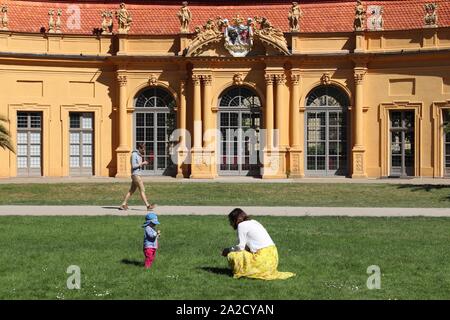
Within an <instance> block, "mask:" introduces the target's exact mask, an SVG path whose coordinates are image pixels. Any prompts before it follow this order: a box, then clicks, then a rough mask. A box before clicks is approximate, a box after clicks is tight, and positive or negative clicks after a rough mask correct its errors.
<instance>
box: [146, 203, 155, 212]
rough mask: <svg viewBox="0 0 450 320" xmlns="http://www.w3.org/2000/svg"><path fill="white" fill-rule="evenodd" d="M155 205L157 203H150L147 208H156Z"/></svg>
mask: <svg viewBox="0 0 450 320" xmlns="http://www.w3.org/2000/svg"><path fill="white" fill-rule="evenodd" d="M155 207H156V204H154V203H150V205H148V206H147V210H152V209H155Z"/></svg>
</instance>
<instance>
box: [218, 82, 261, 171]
mask: <svg viewBox="0 0 450 320" xmlns="http://www.w3.org/2000/svg"><path fill="white" fill-rule="evenodd" d="M218 114H219V129H220V132H221V136H220V139H219V140H220V141H219V143H220V148H219V149H220V152H219V160H218V161H219V173H220V174H221V175H241V176H242V175H248V176H258V175H260V160H259V152H258V151H259V129H260V126H261V100H260V98H259V97H258V95H257V94H256V92H254V90H252V89H250V88H247V87H243V86H239V87H232V88H229V89H227V90H226V91H224V92H223V94H222V95H221V96H220V98H219V112H218Z"/></svg>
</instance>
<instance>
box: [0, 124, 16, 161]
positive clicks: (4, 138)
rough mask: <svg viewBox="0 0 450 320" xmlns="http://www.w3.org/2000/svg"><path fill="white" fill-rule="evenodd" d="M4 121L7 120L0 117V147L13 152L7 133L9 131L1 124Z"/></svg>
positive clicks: (9, 136)
mask: <svg viewBox="0 0 450 320" xmlns="http://www.w3.org/2000/svg"><path fill="white" fill-rule="evenodd" d="M5 121H7V119H6V118H5V117H3V116H0V147H2V148H3V149H9V150H11V151H12V152H15V151H14V147H13V145H12V143H11V135H10V133H9V130H8V129H7V128H6V127H5V126H4V125H3V123H2V122H5Z"/></svg>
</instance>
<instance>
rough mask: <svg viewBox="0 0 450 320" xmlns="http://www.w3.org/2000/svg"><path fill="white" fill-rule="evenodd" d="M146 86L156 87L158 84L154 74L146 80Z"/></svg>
mask: <svg viewBox="0 0 450 320" xmlns="http://www.w3.org/2000/svg"><path fill="white" fill-rule="evenodd" d="M148 84H149V85H150V86H156V85H157V84H158V77H157V76H156V74H154V73H152V74H151V75H150V78H149V79H148Z"/></svg>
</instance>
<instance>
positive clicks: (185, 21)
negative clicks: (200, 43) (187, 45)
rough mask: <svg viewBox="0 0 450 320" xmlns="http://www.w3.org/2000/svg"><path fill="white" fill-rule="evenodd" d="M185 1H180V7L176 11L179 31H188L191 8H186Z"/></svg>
mask: <svg viewBox="0 0 450 320" xmlns="http://www.w3.org/2000/svg"><path fill="white" fill-rule="evenodd" d="M187 5H188V3H187V1H184V2H183V3H182V7H181V8H180V11H178V13H177V16H178V18H179V19H180V24H181V27H180V31H181V33H189V23H190V22H191V20H192V13H191V10H189V8H188V6H187Z"/></svg>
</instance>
